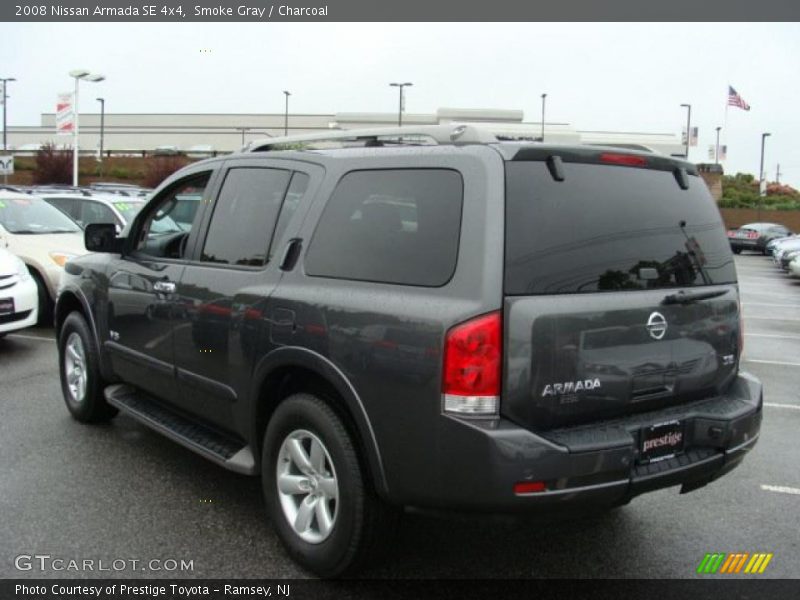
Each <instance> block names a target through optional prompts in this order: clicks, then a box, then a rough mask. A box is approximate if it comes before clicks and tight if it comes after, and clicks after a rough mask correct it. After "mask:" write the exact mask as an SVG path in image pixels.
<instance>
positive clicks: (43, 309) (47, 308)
mask: <svg viewBox="0 0 800 600" xmlns="http://www.w3.org/2000/svg"><path fill="white" fill-rule="evenodd" d="M31 276H32V277H33V280H34V281H35V282H36V291H37V294H38V296H39V315H38V317H37V319H36V324H37V325H39V326H40V327H49V326H50V325H52V324H53V309H54V306H53V300H52V298H50V292H48V291H47V286H46V285H45V284H44V279H42V276H41V275H39V273H38V272H36V271H33V270H32V271H31Z"/></svg>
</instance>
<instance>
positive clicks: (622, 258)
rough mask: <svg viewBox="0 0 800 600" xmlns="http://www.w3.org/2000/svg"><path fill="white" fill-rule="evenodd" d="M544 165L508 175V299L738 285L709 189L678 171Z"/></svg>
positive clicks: (514, 166)
mask: <svg viewBox="0 0 800 600" xmlns="http://www.w3.org/2000/svg"><path fill="white" fill-rule="evenodd" d="M564 173H565V180H564V181H562V182H557V181H555V180H554V179H553V177H551V175H550V173H549V172H548V170H547V167H546V166H545V163H543V162H534V161H524V162H523V161H520V162H509V163H508V164H507V166H506V272H505V288H506V293H507V294H566V293H580V292H599V291H616V290H624V289H651V288H668V287H677V286H701V285H709V284H718V283H729V282H733V281H735V280H736V273H735V270H734V265H733V258H732V255H731V251H730V245H729V243H728V240H727V237H726V234H725V230H724V227H723V224H722V220H721V219H720V216H719V211H718V210H717V207H716V205H715V204H714V202H713V200H712V199H711V196H710V195H709V193H708V190H707V188H706V186H705V185H704V184H703V181H702V180H701V179H700V178H699V177H696V176H690V177H689V189H688V190H682V189H681V188H680V187H679V185H678V183H677V182H676V180H675V177H674V176H673V174H672V173H671V172H668V171H656V170H651V169H636V168H629V167H618V166H599V165H590V164H576V163H573V164H565V165H564Z"/></svg>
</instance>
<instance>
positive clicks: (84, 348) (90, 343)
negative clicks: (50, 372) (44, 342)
mask: <svg viewBox="0 0 800 600" xmlns="http://www.w3.org/2000/svg"><path fill="white" fill-rule="evenodd" d="M58 365H59V368H58V371H59V374H60V375H61V393H62V394H63V395H64V402H65V403H66V405H67V409H68V410H69V412H70V414H72V417H73V418H74V419H76V420H77V421H80V422H81V423H99V422H103V421H107V420H109V419H111V418H112V417H114V416H115V415H116V414H117V412H118V411H117V409H116V408H114V407H113V406H111V405H110V404H108V403H107V402H106V399H105V396H103V389H104V388H105V387H106V382H105V381H103V378H102V377H101V375H100V361H99V355H98V352H97V344H95V340H94V336H93V335H92V332H91V331H90V330H89V325H88V324H87V323H86V320H85V319H84V318H83V315H81V314H80V313H79V312H77V311H76V312H72V313H70V314H69V315H68V316H67V318H66V319H65V320H64V325H63V326H62V327H61V332H60V333H59V336H58Z"/></svg>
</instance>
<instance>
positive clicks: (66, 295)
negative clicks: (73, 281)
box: [54, 288, 113, 381]
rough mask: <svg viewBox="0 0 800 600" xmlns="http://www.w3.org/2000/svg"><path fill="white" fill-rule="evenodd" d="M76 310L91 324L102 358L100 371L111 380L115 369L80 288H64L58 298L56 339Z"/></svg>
mask: <svg viewBox="0 0 800 600" xmlns="http://www.w3.org/2000/svg"><path fill="white" fill-rule="evenodd" d="M76 311H77V312H79V313H80V314H81V316H83V318H84V319H85V320H86V323H87V324H88V325H89V330H90V331H91V332H92V336H94V341H95V344H96V345H97V350H98V356H99V358H100V373H101V375H102V376H103V378H104V379H107V380H109V381H111V380H112V378H113V371H112V369H111V365H110V364H109V362H108V359H107V358H106V353H105V352H104V351H103V346H102V344H101V343H100V337H99V336H98V334H97V327H96V325H95V322H94V318H93V315H92V310H91V307H90V306H89V302H88V300H86V297H85V296H84V295H83V294H82V293H81V292H80V291H79V290H76V289H74V288H66V289H63V290H62V291H61V293H60V294H59V295H58V298H57V299H56V306H55V311H54V317H55V319H54V321H55V322H54V326H55V331H56V340H58V338H59V336H60V334H61V327H62V326H63V325H64V320H65V319H66V318H67V317H68V316H69V314H70V313H72V312H76Z"/></svg>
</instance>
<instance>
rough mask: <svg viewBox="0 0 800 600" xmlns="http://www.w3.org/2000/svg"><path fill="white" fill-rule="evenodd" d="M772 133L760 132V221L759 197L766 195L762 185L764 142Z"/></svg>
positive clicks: (759, 212)
mask: <svg viewBox="0 0 800 600" xmlns="http://www.w3.org/2000/svg"><path fill="white" fill-rule="evenodd" d="M770 135H772V134H771V133H762V134H761V163H760V165H759V167H758V220H759V221H761V197H762V196H766V195H767V194H766V189H762V188H763V187H764V142H765V141H766V139H767V138H768V137H769V136H770Z"/></svg>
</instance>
